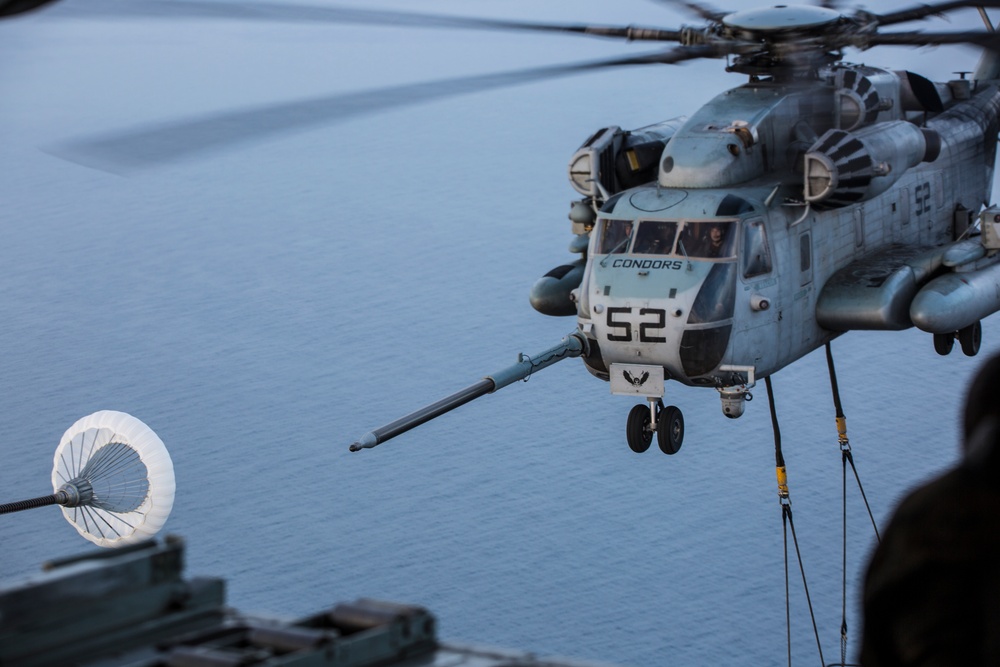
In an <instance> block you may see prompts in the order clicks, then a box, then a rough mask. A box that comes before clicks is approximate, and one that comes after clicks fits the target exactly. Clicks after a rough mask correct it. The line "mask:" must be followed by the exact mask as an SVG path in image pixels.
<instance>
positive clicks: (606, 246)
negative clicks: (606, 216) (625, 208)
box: [597, 220, 633, 255]
mask: <svg viewBox="0 0 1000 667" xmlns="http://www.w3.org/2000/svg"><path fill="white" fill-rule="evenodd" d="M632 227H633V223H632V221H631V220H605V221H604V225H603V227H602V228H601V243H600V245H599V246H598V248H597V252H598V253H599V254H602V255H607V254H611V253H620V252H625V251H626V250H627V249H628V243H629V241H630V240H631V239H632Z"/></svg>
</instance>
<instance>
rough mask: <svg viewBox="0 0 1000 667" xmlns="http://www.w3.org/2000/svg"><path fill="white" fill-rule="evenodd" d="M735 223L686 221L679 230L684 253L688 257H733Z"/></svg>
mask: <svg viewBox="0 0 1000 667" xmlns="http://www.w3.org/2000/svg"><path fill="white" fill-rule="evenodd" d="M734 226H735V223H733V222H731V221H712V222H687V223H685V224H684V229H683V230H682V231H681V239H680V241H681V243H682V244H683V248H684V253H685V254H686V255H688V256H689V257H706V258H716V257H723V258H725V257H733V256H734V255H735V250H736V248H735V246H736V243H735V240H736V234H735V233H733V229H734Z"/></svg>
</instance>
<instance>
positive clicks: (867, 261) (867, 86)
mask: <svg viewBox="0 0 1000 667" xmlns="http://www.w3.org/2000/svg"><path fill="white" fill-rule="evenodd" d="M112 4H113V6H114V9H113V11H115V12H120V11H122V10H123V9H124V10H125V11H130V10H129V9H127V7H128V3H126V4H125V5H122V4H121V3H117V4H115V3H112ZM159 4H160V5H162V8H161V9H162V11H163V12H177V11H195V12H201V13H202V14H203V15H213V13H217V12H219V11H220V5H218V4H215V3H208V2H194V1H184V2H181V1H180V0H178V1H176V2H169V3H159ZM671 4H674V5H679V6H682V7H684V8H686V9H687V10H688V11H690V12H692V13H694V14H696V15H697V16H699V17H700V18H701V19H702V21H703V22H704V23H703V25H700V26H697V27H691V26H688V27H682V28H680V29H676V30H675V29H659V28H640V27H634V26H627V27H614V26H589V25H554V24H541V23H528V22H506V21H491V20H487V19H472V18H463V17H452V16H431V15H420V14H410V13H403V12H374V11H367V10H345V9H337V8H332V7H308V8H304V7H296V6H294V5H269V4H266V3H254V4H253V6H252V7H251V6H249V5H248V6H245V7H234V6H227V8H226V10H225V11H227V12H232V11H234V10H235V11H239V12H242V13H243V15H254V16H259V17H262V18H268V19H279V20H280V19H286V20H289V19H290V20H299V19H306V20H317V19H320V20H332V21H352V22H374V23H378V22H389V23H403V24H410V25H432V26H435V27H455V28H464V29H501V30H519V31H524V30H528V31H542V32H545V31H548V32H569V33H576V34H583V35H592V36H599V37H606V38H616V39H625V40H641V41H653V42H672V43H677V44H679V46H675V47H673V48H670V49H668V50H666V51H660V52H654V53H650V54H646V55H640V56H627V57H618V58H612V59H607V60H601V61H590V62H584V63H579V64H575V65H559V66H552V67H545V68H536V69H532V70H525V71H520V72H513V73H508V74H502V75H489V76H485V77H471V78H468V79H463V80H458V81H452V82H441V83H440V84H437V87H436V88H435V87H434V86H433V85H429V86H427V87H426V88H422V89H421V90H420V91H419V94H417V95H416V97H418V98H420V99H428V98H430V97H435V96H438V97H440V96H445V95H451V94H454V93H455V92H456V88H457V89H460V92H469V91H474V90H483V89H488V88H493V87H499V86H506V85H511V84H515V83H520V82H525V81H535V80H541V79H546V78H554V77H559V76H566V75H569V74H573V73H576V72H581V71H588V70H595V69H604V68H611V67H622V66H632V65H646V64H676V63H681V62H685V61H690V60H694V59H703V58H713V59H725V61H726V70H727V71H729V72H733V73H736V74H741V75H744V76H745V77H747V81H746V82H745V83H744V84H743V85H741V86H738V87H736V88H733V89H731V90H728V91H725V92H723V93H722V94H720V95H719V96H717V97H716V98H715V99H714V100H712V101H710V102H709V103H708V104H706V105H705V106H704V107H702V108H701V109H698V110H696V111H694V112H693V113H692V114H691V115H690V116H688V117H679V118H675V119H671V120H667V121H664V122H661V123H657V124H654V125H650V126H646V127H642V128H638V129H635V130H623V129H622V128H620V127H617V126H611V127H606V128H602V129H600V130H598V131H597V132H595V133H594V134H593V135H591V136H590V137H589V138H588V139H587V140H586V141H585V142H584V143H583V144H582V146H581V147H580V148H579V149H578V150H577V151H576V152H575V153H574V154H573V155H572V157H571V160H570V164H569V178H570V182H571V184H572V186H573V187H574V189H575V190H576V191H577V192H578V193H579V195H580V196H581V199H579V200H577V201H574V202H572V204H571V210H570V220H571V223H572V232H573V234H574V236H573V240H572V242H571V244H570V250H571V251H572V252H575V253H579V255H580V257H579V258H578V259H576V260H575V261H573V262H571V263H568V264H564V265H561V266H559V267H557V268H555V269H553V270H552V271H550V272H549V273H548V274H546V275H545V276H544V277H542V278H541V279H540V280H539V281H538V282H537V283H536V284H535V285H534V287H533V288H532V290H531V294H530V300H531V303H532V305H533V306H534V308H535V309H536V310H538V311H539V312H541V313H544V314H547V315H553V316H574V315H575V316H576V318H577V324H576V328H575V330H574V331H573V332H572V333H570V334H569V335H568V336H567V337H566V338H565V339H564V340H563V341H561V342H560V343H559V344H557V345H555V346H554V347H552V348H550V349H549V350H546V351H545V352H543V353H541V354H539V355H534V356H532V357H527V356H524V355H522V356H521V357H520V358H519V360H518V363H517V364H515V365H514V366H511V367H510V368H507V369H504V370H502V371H500V372H499V373H495V374H493V375H491V376H488V377H486V378H484V379H483V380H481V381H479V382H478V383H476V384H474V385H472V386H470V387H468V388H466V389H463V390H461V391H459V392H457V393H456V394H453V395H452V396H449V397H447V398H445V399H443V400H441V401H438V402H437V403H434V404H432V405H431V406H428V407H427V408H424V409H422V410H418V411H416V412H414V413H412V414H411V415H408V416H406V417H403V418H402V419H399V420H397V421H395V422H393V423H391V424H389V425H387V426H384V427H382V428H379V429H376V430H375V431H372V432H369V433H367V434H365V436H363V437H362V438H360V439H359V440H358V441H357V442H355V443H354V444H353V445H352V446H351V449H352V450H354V451H357V450H360V449H364V448H370V447H373V446H376V445H377V444H380V443H382V442H385V441H386V440H388V439H390V438H392V437H395V436H396V435H399V434H400V433H403V432H405V431H406V430H409V429H410V428H413V427H415V426H417V425H419V424H421V423H423V422H425V421H427V420H429V419H433V418H435V417H437V416H439V415H441V414H443V413H444V412H447V411H449V410H451V409H454V408H455V407H458V406H459V405H462V404H464V403H466V402H468V401H471V400H473V399H475V398H478V397H479V396H482V395H484V394H487V393H492V392H494V391H496V390H497V389H499V388H501V387H503V386H506V385H508V384H511V383H513V382H515V381H517V380H520V379H525V378H526V377H528V376H529V375H530V374H531V373H533V372H536V371H538V370H540V369H542V368H545V367H547V366H548V365H551V364H552V363H555V362H556V361H559V360H561V359H564V358H569V357H576V356H579V357H581V358H582V359H583V362H584V364H585V366H586V368H587V369H588V371H590V372H591V373H592V374H593V375H594V376H596V377H598V378H600V379H602V380H605V381H608V382H609V383H610V385H611V391H612V393H615V394H624V395H633V396H638V397H642V398H643V399H645V400H644V403H640V404H639V405H636V406H635V407H634V408H633V409H632V410H631V412H630V413H629V416H628V419H627V423H626V436H627V440H628V444H629V446H630V448H631V449H632V450H634V451H637V452H641V451H645V450H647V449H648V448H649V446H650V444H651V442H652V439H653V436H654V435H655V436H656V437H657V440H658V444H659V447H660V449H661V450H662V451H664V452H665V453H668V454H672V453H675V452H676V451H677V450H678V449H679V448H680V446H681V444H682V442H683V437H684V420H683V415H682V414H681V411H680V410H679V409H678V408H677V407H675V406H664V405H663V397H664V395H665V386H666V382H667V380H674V381H676V382H680V383H683V384H686V385H691V386H699V387H708V388H712V389H715V390H716V392H717V394H718V396H719V397H720V399H721V404H722V410H723V413H724V414H725V415H726V416H727V417H730V418H736V417H739V416H740V415H742V414H743V412H744V409H745V404H746V402H748V401H749V400H751V398H752V393H751V389H752V388H753V387H754V386H755V383H756V381H757V380H759V379H761V378H766V377H768V376H770V375H772V374H773V373H775V372H777V371H779V370H780V369H782V368H783V367H785V366H787V365H789V364H791V363H793V362H795V361H796V360H797V359H799V358H801V357H802V356H804V355H806V354H808V353H809V352H811V351H813V350H815V349H816V348H818V347H820V346H823V345H824V344H826V343H828V342H829V341H830V340H831V339H833V338H835V337H836V336H839V335H840V334H842V333H844V332H846V331H850V330H856V329H867V330H901V329H907V328H909V327H912V326H917V327H918V328H920V329H921V330H924V331H927V332H928V333H931V334H932V335H933V340H934V347H935V349H936V350H937V352H938V353H940V354H947V353H949V352H950V351H951V350H952V348H953V346H954V342H955V340H956V338H957V339H958V341H959V342H960V346H961V348H962V350H963V352H964V353H965V354H967V355H970V356H971V355H975V354H976V353H977V352H978V350H979V347H980V343H981V331H982V329H981V326H980V320H981V319H982V318H984V317H986V316H988V315H990V314H991V313H993V312H995V311H997V310H998V309H1000V297H998V296H997V295H998V294H1000V268H998V266H1000V262H998V260H1000V254H997V252H996V251H997V249H1000V228H998V227H997V225H998V224H1000V210H993V209H987V210H986V211H984V212H983V213H982V214H981V215H979V220H980V224H979V225H977V224H975V223H976V214H977V213H978V212H979V211H980V209H981V207H982V206H983V205H988V203H989V200H990V195H991V185H992V175H993V165H994V162H995V157H996V137H997V131H998V129H1000V125H998V115H1000V92H998V91H997V89H996V87H994V86H993V85H992V83H993V82H994V81H995V80H996V79H997V78H998V76H1000V58H998V56H997V51H998V50H1000V37H998V36H997V35H996V34H995V33H993V27H992V25H991V24H990V22H989V19H988V17H987V16H986V14H985V11H984V10H983V9H982V8H983V7H997V6H1000V2H995V1H994V2H959V1H951V2H942V3H938V4H935V5H920V6H915V7H913V8H909V9H903V10H899V11H893V12H890V13H886V14H876V13H872V12H868V11H862V10H858V11H854V12H851V13H848V12H844V11H841V10H838V9H835V8H833V7H832V6H829V5H823V6H818V5H801V6H794V5H777V6H773V7H766V8H761V9H755V10H747V11H740V12H735V13H729V12H724V11H719V10H716V9H714V8H710V7H708V6H706V5H702V4H696V3H690V2H675V3H671ZM157 6H158V5H157V3H155V2H154V3H143V4H142V7H141V8H140V9H141V11H143V12H149V11H151V9H155V8H156V7H157ZM970 7H979V8H980V12H981V13H982V15H983V18H984V20H985V21H986V24H987V30H985V31H981V32H973V31H961V32H944V33H933V32H917V31H909V32H885V31H883V29H884V28H886V27H889V26H894V25H897V24H903V23H908V22H912V21H917V20H921V19H925V18H927V17H930V16H935V15H940V14H944V13H946V12H951V11H953V10H957V9H962V8H970ZM956 43H960V44H970V45H974V46H980V47H983V48H984V49H985V52H984V53H985V55H984V56H983V58H982V60H981V62H980V64H979V67H978V69H977V70H976V71H975V73H974V74H973V75H972V77H971V78H968V77H967V73H962V74H960V78H959V79H957V80H953V81H948V82H945V83H934V82H931V81H929V80H928V79H926V78H924V77H922V76H920V75H918V74H915V73H912V72H906V71H893V70H888V69H880V68H876V67H871V66H867V65H860V64H852V63H849V62H847V61H845V60H844V52H845V50H846V49H849V48H855V49H860V50H865V49H868V48H871V47H874V46H879V45H911V46H924V45H940V44H956ZM336 113H340V114H342V115H343V114H349V113H356V111H340V112H336ZM234 117H235V115H233V116H221V117H219V118H217V119H215V120H213V121H212V122H211V123H206V122H203V121H197V122H192V123H179V124H177V125H174V126H168V127H161V128H156V129H154V130H150V131H145V130H141V131H139V132H136V133H127V134H120V135H116V136H114V137H109V138H99V139H97V140H94V141H88V142H82V143H80V144H78V145H77V146H76V147H75V148H74V149H72V150H71V151H68V154H69V156H70V157H71V158H73V159H77V160H78V161H81V162H85V163H91V164H97V165H98V166H101V163H102V161H103V162H105V163H107V162H111V163H112V164H117V165H123V164H124V165H125V166H129V165H139V166H141V165H142V164H145V163H147V162H150V161H152V162H156V161H158V160H162V159H164V158H165V157H166V158H172V157H174V156H176V155H177V154H179V153H184V152H195V151H197V150H203V149H205V148H208V147H211V145H212V144H213V143H223V142H235V141H240V140H243V139H244V138H245V137H244V136H243V135H241V134H240V132H241V130H240V128H239V127H238V124H237V125H234V124H233V123H232V122H231V121H232V120H233V118H234ZM279 122H280V121H279ZM288 122H295V120H294V118H293V119H292V120H290V121H288ZM234 128H235V129H234ZM253 131H254V132H259V125H255V126H254V130H253ZM190 137H194V138H190ZM185 138H187V139H185ZM178 139H180V140H178Z"/></svg>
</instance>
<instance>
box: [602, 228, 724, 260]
mask: <svg viewBox="0 0 1000 667" xmlns="http://www.w3.org/2000/svg"><path fill="white" fill-rule="evenodd" d="M735 227H736V221H734V220H712V221H708V222H704V221H676V220H638V221H632V220H617V219H611V218H608V219H605V220H603V221H602V223H601V231H600V239H599V241H598V244H597V254H599V255H612V254H626V253H627V254H633V255H668V256H676V257H679V258H684V259H732V258H734V257H735V256H736V243H735V240H736V232H735ZM678 231H679V232H680V233H679V234H678ZM628 266H631V264H629V265H628ZM636 266H638V267H639V268H642V263H641V262H640V263H639V264H637V265H636Z"/></svg>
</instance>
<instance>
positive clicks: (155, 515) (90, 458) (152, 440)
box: [52, 410, 175, 547]
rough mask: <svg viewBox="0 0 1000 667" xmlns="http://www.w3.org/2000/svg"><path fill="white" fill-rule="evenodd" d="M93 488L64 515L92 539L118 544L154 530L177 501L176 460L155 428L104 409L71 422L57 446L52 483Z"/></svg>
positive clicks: (106, 544) (65, 509)
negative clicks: (91, 491)
mask: <svg viewBox="0 0 1000 667" xmlns="http://www.w3.org/2000/svg"><path fill="white" fill-rule="evenodd" d="M87 484H89V485H90V486H91V487H92V488H93V496H92V497H90V498H89V500H86V501H85V502H83V503H81V504H79V505H78V506H75V507H62V508H61V509H62V512H63V516H65V517H66V520H67V521H69V522H70V523H71V524H73V526H74V527H75V528H76V529H77V530H78V531H79V532H80V534H81V535H83V536H84V537H85V538H87V539H88V540H90V541H91V542H93V543H95V544H97V545H100V546H102V547H120V546H124V545H126V544H133V543H135V542H140V541H142V540H145V539H148V538H150V537H152V536H153V535H155V534H156V533H157V531H159V530H160V528H162V527H163V524H164V523H165V522H166V520H167V517H168V516H169V515H170V508H171V507H173V504H174V490H175V484H174V464H173V462H172V461H171V460H170V454H168V453H167V448H166V447H165V446H164V444H163V441H162V440H160V438H159V437H158V436H157V435H156V434H155V433H154V432H153V430H152V429H151V428H149V427H148V426H146V425H145V424H144V423H142V422H141V421H139V420H138V419H136V418H135V417H133V416H131V415H128V414H125V413H124V412H115V411H113V410H102V411H100V412H95V413H94V414H92V415H88V416H86V417H84V418H82V419H80V420H78V421H77V422H76V423H75V424H73V425H72V426H70V427H69V429H68V430H67V431H66V433H65V434H63V437H62V440H61V441H60V442H59V447H58V448H57V449H56V454H55V460H54V462H53V467H52V487H53V491H56V492H58V491H59V490H60V489H61V488H64V487H65V486H66V485H71V486H74V487H79V486H81V485H82V486H86V485H87Z"/></svg>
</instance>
